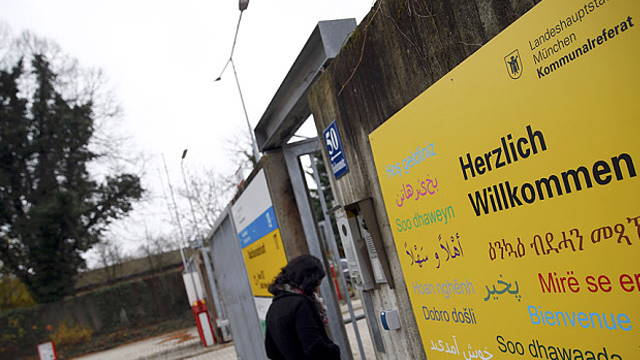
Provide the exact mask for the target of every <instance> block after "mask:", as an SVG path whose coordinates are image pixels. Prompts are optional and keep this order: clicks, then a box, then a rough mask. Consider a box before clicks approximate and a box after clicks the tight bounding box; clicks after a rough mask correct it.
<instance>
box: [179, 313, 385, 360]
mask: <svg viewBox="0 0 640 360" xmlns="http://www.w3.org/2000/svg"><path fill="white" fill-rule="evenodd" d="M357 323H358V330H359V331H360V336H362V347H363V348H364V350H365V356H366V358H367V360H375V358H376V355H375V353H374V349H373V344H372V342H371V337H370V336H369V328H368V327H367V323H366V320H364V319H362V320H360V321H358V322H357ZM345 326H346V328H347V335H348V336H349V342H350V343H351V348H352V349H353V351H352V352H353V358H354V360H361V358H360V354H359V352H358V345H357V343H356V340H355V339H356V337H355V332H354V330H353V326H352V325H351V324H346V325H345ZM187 359H188V360H236V349H235V347H233V346H229V347H226V348H224V349H220V350H215V351H211V352H208V353H205V354H201V355H198V356H194V357H190V358H187Z"/></svg>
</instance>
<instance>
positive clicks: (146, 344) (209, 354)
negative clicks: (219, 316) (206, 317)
mask: <svg viewBox="0 0 640 360" xmlns="http://www.w3.org/2000/svg"><path fill="white" fill-rule="evenodd" d="M353 305H354V308H355V309H356V316H358V315H361V314H362V313H363V312H362V305H361V304H360V301H359V300H355V301H354V302H353ZM343 307H344V309H343V310H344V311H343V316H344V318H345V319H347V318H348V317H349V315H348V313H347V312H346V306H343ZM357 324H358V330H359V331H360V336H362V343H363V347H364V349H365V355H366V358H367V360H375V358H376V357H375V354H374V350H373V344H372V342H371V337H370V336H369V328H368V326H367V323H366V320H365V319H362V320H359V321H357ZM345 328H346V329H347V335H348V336H349V342H350V344H351V349H352V352H353V355H354V359H355V360H361V358H360V354H359V351H358V345H357V342H356V340H355V332H354V329H353V325H352V324H345ZM236 358H237V356H236V351H235V347H234V346H233V343H229V344H222V345H216V346H213V347H210V348H204V347H202V346H201V345H200V340H199V338H198V332H197V330H196V328H195V327H193V328H191V329H187V330H182V331H177V332H173V333H170V334H165V335H161V336H156V337H153V338H149V339H146V340H142V341H138V342H135V343H132V344H127V345H122V346H119V347H117V348H114V349H111V350H106V351H102V352H99V353H95V354H89V355H85V356H82V357H78V358H76V360H148V359H154V360H178V359H190V360H235V359H236Z"/></svg>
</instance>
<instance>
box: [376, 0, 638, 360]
mask: <svg viewBox="0 0 640 360" xmlns="http://www.w3.org/2000/svg"><path fill="white" fill-rule="evenodd" d="M639 96H640V2H638V1H620V0H617V1H612V0H609V1H605V0H593V1H588V0H568V1H543V2H542V3H540V4H539V5H537V6H535V7H534V8H533V9H532V10H531V11H529V12H528V13H527V14H526V15H524V16H523V17H522V18H520V19H519V20H517V21H516V22H515V23H514V24H512V25H511V26H509V28H507V29H506V30H505V31H503V32H502V33H501V34H499V35H498V36H496V38H495V39H493V40H492V41H490V42H489V43H488V44H487V45H485V46H484V47H482V48H481V49H479V50H478V51H477V52H476V53H475V54H474V55H473V56H471V57H470V58H469V59H467V60H465V61H464V62H463V63H462V64H461V65H459V66H458V67H457V68H455V69H454V70H453V71H451V72H450V73H449V74H447V75H446V76H444V77H443V78H442V79H441V80H440V81H438V82H437V83H435V84H434V85H433V86H431V87H430V88H429V89H428V90H427V91H425V92H424V93H423V94H421V95H420V96H418V97H417V98H416V99H414V100H413V101H412V102H411V103H410V104H409V105H407V106H406V107H405V108H403V109H402V110H400V111H399V112H398V113H397V114H396V115H394V116H393V117H392V118H390V119H389V120H388V121H387V122H385V123H384V124H383V125H382V126H380V128H378V129H377V130H376V131H374V132H373V133H372V134H371V135H370V140H371V146H372V149H373V153H374V158H375V164H376V168H377V171H378V178H379V180H380V184H381V187H382V193H383V197H384V202H385V207H386V209H387V214H388V216H389V222H390V225H391V228H392V231H393V236H394V241H395V245H396V249H397V251H398V256H399V258H400V262H401V265H402V270H403V273H404V277H405V281H406V285H407V289H408V292H409V296H410V299H411V304H412V308H413V309H412V310H413V313H414V315H415V318H416V321H417V324H418V327H419V330H420V334H421V338H422V342H423V345H424V348H425V351H426V353H427V357H428V358H429V359H430V360H434V359H452V360H454V359H476V358H478V359H489V358H494V359H603V360H604V359H610V360H614V359H617V360H619V359H626V360H636V359H640V342H639V339H640V333H639V330H640V262H639V260H640V256H639V255H640V177H639V176H638V172H640V140H639V136H640V98H639Z"/></svg>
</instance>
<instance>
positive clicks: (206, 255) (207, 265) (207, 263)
mask: <svg viewBox="0 0 640 360" xmlns="http://www.w3.org/2000/svg"><path fill="white" fill-rule="evenodd" d="M186 156H187V149H184V151H183V152H182V159H180V170H181V172H182V181H183V182H184V188H185V191H186V192H187V199H188V200H189V207H190V208H191V216H192V217H193V224H194V226H195V227H196V233H197V234H198V240H199V241H200V245H201V247H200V252H201V253H202V258H203V259H204V266H205V269H207V279H208V280H209V286H210V287H211V297H212V298H213V304H214V305H215V308H216V316H217V318H218V319H223V318H224V317H223V312H222V307H221V306H220V300H219V299H218V287H217V286H216V282H215V281H214V279H213V269H212V268H211V260H210V259H209V253H208V252H207V250H206V249H205V247H204V238H203V237H202V234H201V233H200V228H199V227H198V219H197V218H196V212H195V210H194V208H193V201H192V200H191V191H190V190H189V184H188V182H187V177H186V175H185V173H184V158H185V157H186Z"/></svg>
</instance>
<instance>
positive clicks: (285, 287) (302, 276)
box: [265, 255, 340, 360]
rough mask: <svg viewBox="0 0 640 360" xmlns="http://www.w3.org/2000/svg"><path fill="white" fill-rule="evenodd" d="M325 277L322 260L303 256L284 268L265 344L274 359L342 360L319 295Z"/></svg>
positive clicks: (275, 285)
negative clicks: (326, 327)
mask: <svg viewBox="0 0 640 360" xmlns="http://www.w3.org/2000/svg"><path fill="white" fill-rule="evenodd" d="M324 276H325V272H324V270H323V269H322V263H320V260H318V258H316V257H313V256H311V255H302V256H298V257H297V258H295V259H293V260H291V261H290V262H289V263H288V264H287V266H285V267H283V268H282V271H280V274H278V276H277V277H276V279H275V280H274V282H273V284H271V285H269V292H270V293H272V294H273V295H274V298H273V302H272V303H271V306H270V307H269V311H268V312H267V334H266V339H265V347H266V350H267V356H268V357H269V358H270V359H273V360H280V359H284V360H302V359H323V360H332V359H340V348H339V347H338V346H337V345H336V344H334V343H333V342H332V341H331V339H329V337H328V336H327V333H326V331H325V328H324V325H325V324H326V323H327V316H326V311H325V309H324V305H323V304H322V302H321V301H320V298H319V297H318V295H317V292H318V286H320V282H321V281H322V279H323V278H324Z"/></svg>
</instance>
